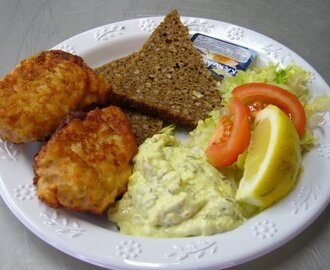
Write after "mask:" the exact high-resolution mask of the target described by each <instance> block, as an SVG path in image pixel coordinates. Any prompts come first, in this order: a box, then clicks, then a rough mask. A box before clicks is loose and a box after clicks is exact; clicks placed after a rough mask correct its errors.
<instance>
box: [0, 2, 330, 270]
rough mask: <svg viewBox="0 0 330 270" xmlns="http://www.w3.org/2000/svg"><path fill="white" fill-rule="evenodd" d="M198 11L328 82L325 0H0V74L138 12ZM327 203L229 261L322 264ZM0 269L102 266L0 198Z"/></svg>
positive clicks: (327, 236) (326, 260)
mask: <svg viewBox="0 0 330 270" xmlns="http://www.w3.org/2000/svg"><path fill="white" fill-rule="evenodd" d="M173 8H177V9H178V10H179V12H180V14H181V15H182V16H190V17H204V18H210V19H215V20H220V21H226V22H229V23H232V24H236V25H241V26H244V27H247V28H249V29H252V30H255V31H257V32H259V33H262V34H264V35H266V36H269V37H272V38H273V39H275V40H277V41H279V42H281V43H282V44H284V45H285V46H287V47H289V48H290V49H292V50H293V51H295V52H296V53H298V54H299V55H300V56H302V57H303V58H304V59H305V60H306V61H307V62H309V63H310V64H311V65H312V66H313V67H314V68H315V69H316V70H317V71H318V72H319V73H320V74H321V76H322V77H323V78H324V79H325V81H326V82H327V83H328V85H329V84H330V68H329V64H330V61H329V59H330V34H329V28H330V16H329V14H330V1H329V0H318V1H313V0H292V1H287V0H278V1H262V0H250V1H240V0H223V1H216V0H213V1H197V0H195V1H188V0H187V1H174V0H170V1H161V0H155V1H152V0H149V1H147V0H144V1H142V0H140V1H139V0H135V1H134V0H118V1H111V0H93V1H90V0H70V1H65V0H57V1H51V0H26V1H20V0H1V1H0V36H1V39H0V52H1V56H0V76H1V77H2V76H3V75H5V74H6V73H7V72H9V71H10V70H11V69H12V68H13V66H14V65H15V64H16V63H18V62H19V61H20V60H21V59H23V58H25V57H27V56H30V55H32V54H35V53H37V52H38V51H41V50H45V49H48V48H51V47H53V46H54V45H55V44H58V43H60V42H61V41H63V40H65V39H67V38H69V37H71V36H74V35H76V34H78V33H80V32H83V31H85V30H88V29H91V28H94V27H97V26H100V25H104V24H108V23H111V22H115V21H119V20H124V19H131V18H137V17H146V16H156V15H165V14H166V13H167V12H168V11H170V10H171V9H173ZM329 210H330V208H329V207H328V208H326V209H325V211H324V212H323V213H322V214H321V215H320V216H319V218H318V219H317V220H316V221H315V222H314V223H312V225H310V226H309V227H308V228H307V229H306V230H305V231H304V232H303V233H301V234H300V235H298V236H297V237H296V238H294V239H293V240H291V241H290V242H288V243H287V244H285V245H284V246H282V247H280V248H279V249H277V250H275V251H273V252H271V253H269V254H267V255H265V256H263V257H261V258H258V259H256V260H254V261H251V262H248V263H245V264H243V265H240V266H237V267H233V268H232V269H236V270H243V269H254V270H258V269H268V270H271V269H272V270H273V269H287V270H290V269H300V270H305V269H306V270H307V269H308V270H311V269H329V267H330V266H329V265H330V256H329V254H330V211H329ZM0 217H1V222H0V232H1V241H0V269H1V270H5V269H16V270H20V269H24V270H29V269H33V270H39V269H40V270H41V269H47V270H65V269H80V270H84V269H89V270H96V269H102V268H100V267H97V266H93V265H90V264H87V263H84V262H81V261H79V260H77V259H75V258H72V257H70V256H68V255H66V254H63V253H61V252H60V251H58V250H56V249H55V248H53V247H51V246H49V245H48V244H46V243H45V242H43V241H42V240H40V239H39V238H38V237H37V236H35V235H34V234H33V233H31V232H30V231H29V230H27V229H26V228H25V227H24V226H23V225H22V224H21V223H20V222H19V221H18V220H17V219H16V217H15V216H14V215H13V214H12V213H11V212H10V210H9V209H8V208H7V206H6V205H5V203H4V201H3V200H2V199H1V198H0Z"/></svg>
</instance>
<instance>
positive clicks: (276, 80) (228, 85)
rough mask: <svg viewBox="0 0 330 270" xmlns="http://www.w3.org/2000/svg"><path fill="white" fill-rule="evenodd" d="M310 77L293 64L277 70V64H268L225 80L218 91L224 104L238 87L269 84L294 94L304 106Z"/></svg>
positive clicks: (240, 72) (308, 94)
mask: <svg viewBox="0 0 330 270" xmlns="http://www.w3.org/2000/svg"><path fill="white" fill-rule="evenodd" d="M310 76H311V75H310V73H309V72H307V71H305V70H304V69H303V68H301V67H299V66H297V65H295V64H290V65H288V66H287V67H285V68H279V66H278V64H272V63H269V64H268V65H267V66H265V67H255V68H252V69H249V70H247V71H239V72H238V73H237V75H236V76H235V77H227V78H225V79H224V80H223V81H222V83H221V85H220V87H219V91H220V93H221V94H222V95H223V96H224V102H226V101H227V99H228V98H229V97H231V91H232V90H233V89H234V88H235V87H237V86H239V85H242V84H246V83H252V82H258V83H269V84H273V85H277V86H279V87H281V88H284V89H286V90H288V91H289V92H291V93H293V94H295V95H296V96H297V97H298V99H299V101H300V102H301V103H302V104H303V105H306V103H307V101H308V100H309V98H310V93H309V89H308V87H307V82H308V81H309V79H310Z"/></svg>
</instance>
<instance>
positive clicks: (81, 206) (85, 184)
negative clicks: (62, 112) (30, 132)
mask: <svg viewBox="0 0 330 270" xmlns="http://www.w3.org/2000/svg"><path fill="white" fill-rule="evenodd" d="M70 118H71V119H70ZM136 152H137V144H136V139H135V137H134V135H133V132H132V129H131V126H130V123H129V121H128V119H127V117H126V115H125V114H124V113H123V112H122V111H121V109H119V108H118V107H115V106H110V107H107V108H104V109H95V110H92V111H90V112H89V113H87V114H84V115H80V116H77V115H73V116H72V115H71V116H70V117H69V120H68V121H66V122H65V124H64V125H63V126H62V127H60V128H59V129H58V130H57V131H56V133H55V134H54V135H53V136H52V137H51V138H50V140H49V141H48V142H47V143H46V144H45V145H43V147H42V148H41V150H40V151H39V153H38V154H37V155H36V156H35V158H34V172H35V178H34V184H35V185H36V186H37V195H38V198H39V199H40V200H42V201H44V202H45V203H47V204H48V205H50V206H52V207H56V208H57V207H62V206H63V207H66V208H68V209H71V210H76V211H84V212H91V213H95V214H101V213H103V212H104V211H105V210H106V208H107V207H108V206H109V204H111V203H113V202H114V201H115V199H116V198H118V197H120V196H122V195H123V194H124V192H125V191H126V187H127V181H128V178H129V176H130V175H131V173H132V163H131V160H132V158H133V156H134V155H135V154H136Z"/></svg>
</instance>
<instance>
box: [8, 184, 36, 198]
mask: <svg viewBox="0 0 330 270" xmlns="http://www.w3.org/2000/svg"><path fill="white" fill-rule="evenodd" d="M13 193H14V196H15V197H16V198H17V199H19V200H20V201H26V200H32V199H33V198H35V197H36V187H35V186H34V185H33V184H20V185H18V187H16V188H14V189H13Z"/></svg>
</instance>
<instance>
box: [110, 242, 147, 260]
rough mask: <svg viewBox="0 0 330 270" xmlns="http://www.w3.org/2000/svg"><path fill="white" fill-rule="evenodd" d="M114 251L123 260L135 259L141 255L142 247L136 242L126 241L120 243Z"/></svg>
mask: <svg viewBox="0 0 330 270" xmlns="http://www.w3.org/2000/svg"><path fill="white" fill-rule="evenodd" d="M116 250H117V255H119V256H120V257H122V258H123V259H136V258H137V257H138V256H139V255H140V254H141V253H142V246H141V244H140V243H138V242H137V241H134V240H128V241H122V242H120V244H119V245H117V246H116Z"/></svg>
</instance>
